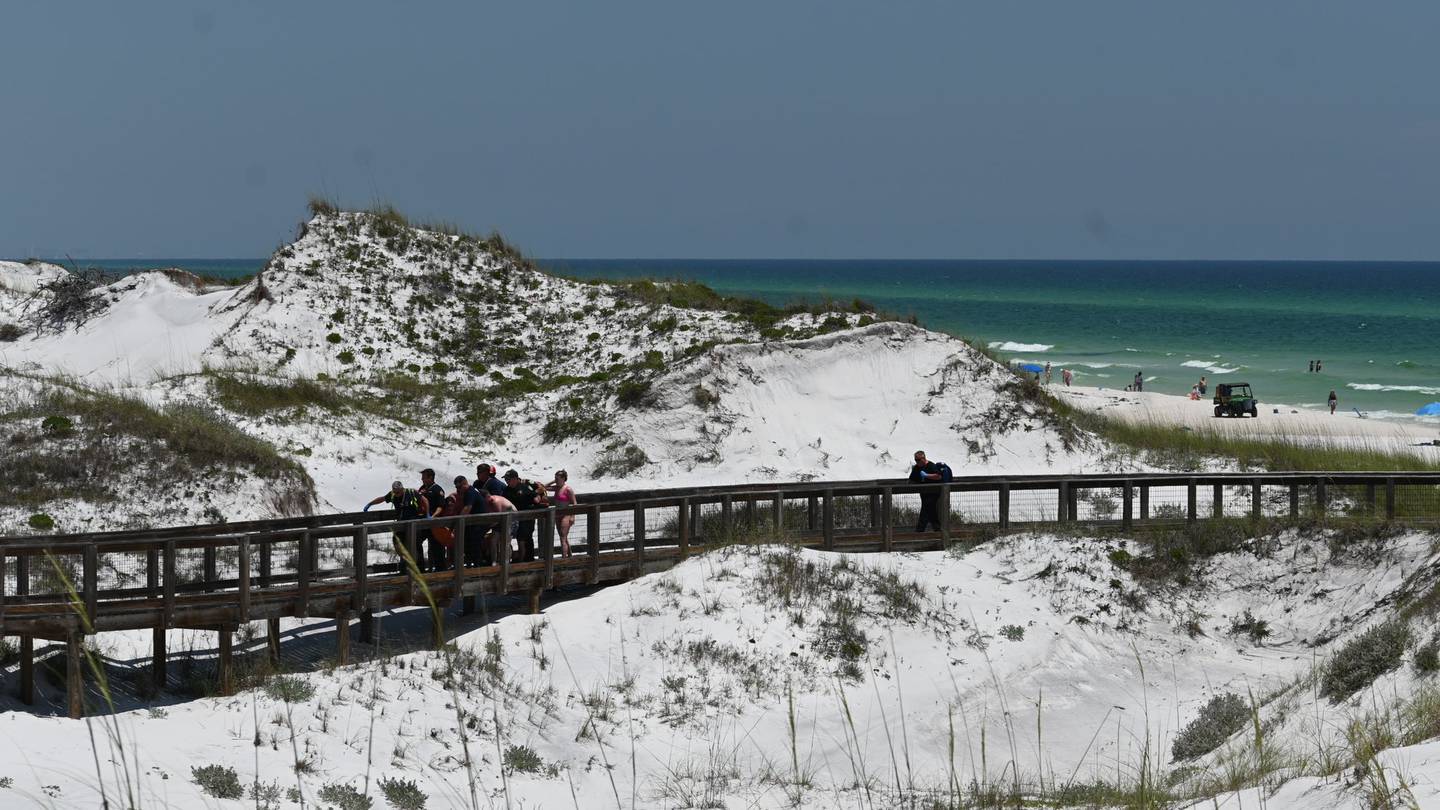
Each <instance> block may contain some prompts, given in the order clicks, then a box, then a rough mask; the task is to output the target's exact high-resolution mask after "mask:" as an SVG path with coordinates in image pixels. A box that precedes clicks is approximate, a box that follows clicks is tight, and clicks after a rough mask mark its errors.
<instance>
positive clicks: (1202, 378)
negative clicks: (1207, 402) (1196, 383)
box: [1200, 377, 1210, 397]
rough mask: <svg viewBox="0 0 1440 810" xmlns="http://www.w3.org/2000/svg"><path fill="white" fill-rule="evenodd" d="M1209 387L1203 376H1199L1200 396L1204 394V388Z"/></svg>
mask: <svg viewBox="0 0 1440 810" xmlns="http://www.w3.org/2000/svg"><path fill="white" fill-rule="evenodd" d="M1209 387H1210V385H1209V383H1207V382H1205V378H1204V377H1201V378H1200V396H1202V397H1203V396H1205V389H1207V388H1209Z"/></svg>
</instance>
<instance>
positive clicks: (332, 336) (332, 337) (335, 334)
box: [325, 332, 340, 343]
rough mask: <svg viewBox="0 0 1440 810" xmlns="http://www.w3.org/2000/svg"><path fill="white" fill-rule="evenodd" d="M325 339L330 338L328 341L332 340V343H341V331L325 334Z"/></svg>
mask: <svg viewBox="0 0 1440 810" xmlns="http://www.w3.org/2000/svg"><path fill="white" fill-rule="evenodd" d="M325 339H326V340H328V341H330V342H331V343H339V342H340V333H339V332H331V333H330V334H328V335H326V336H325Z"/></svg>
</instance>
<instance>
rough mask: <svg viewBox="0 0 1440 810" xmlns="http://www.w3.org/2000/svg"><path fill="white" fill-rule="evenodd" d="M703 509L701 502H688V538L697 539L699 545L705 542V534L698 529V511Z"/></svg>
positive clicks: (699, 527)
mask: <svg viewBox="0 0 1440 810" xmlns="http://www.w3.org/2000/svg"><path fill="white" fill-rule="evenodd" d="M702 511H704V510H703V508H702V506H701V504H698V503H692V504H690V539H691V541H692V542H693V541H695V540H699V541H700V544H701V545H704V544H705V535H704V534H703V533H702V532H701V531H700V529H701V526H700V513H701V512H702Z"/></svg>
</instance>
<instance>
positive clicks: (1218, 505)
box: [1210, 484, 1225, 518]
mask: <svg viewBox="0 0 1440 810" xmlns="http://www.w3.org/2000/svg"><path fill="white" fill-rule="evenodd" d="M1210 513H1211V514H1212V515H1213V516H1214V517H1217V518H1223V517H1225V485H1224V484H1216V485H1215V489H1214V492H1213V494H1211V496H1210Z"/></svg>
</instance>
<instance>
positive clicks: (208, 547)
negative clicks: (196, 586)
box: [201, 542, 220, 592]
mask: <svg viewBox="0 0 1440 810" xmlns="http://www.w3.org/2000/svg"><path fill="white" fill-rule="evenodd" d="M201 555H202V556H203V557H204V565H203V570H204V576H205V590H206V591H207V592H208V591H213V590H215V580H217V579H219V578H220V575H219V573H217V572H216V570H215V545H214V543H213V542H206V543H205V548H204V549H203V550H202V551H201Z"/></svg>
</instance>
